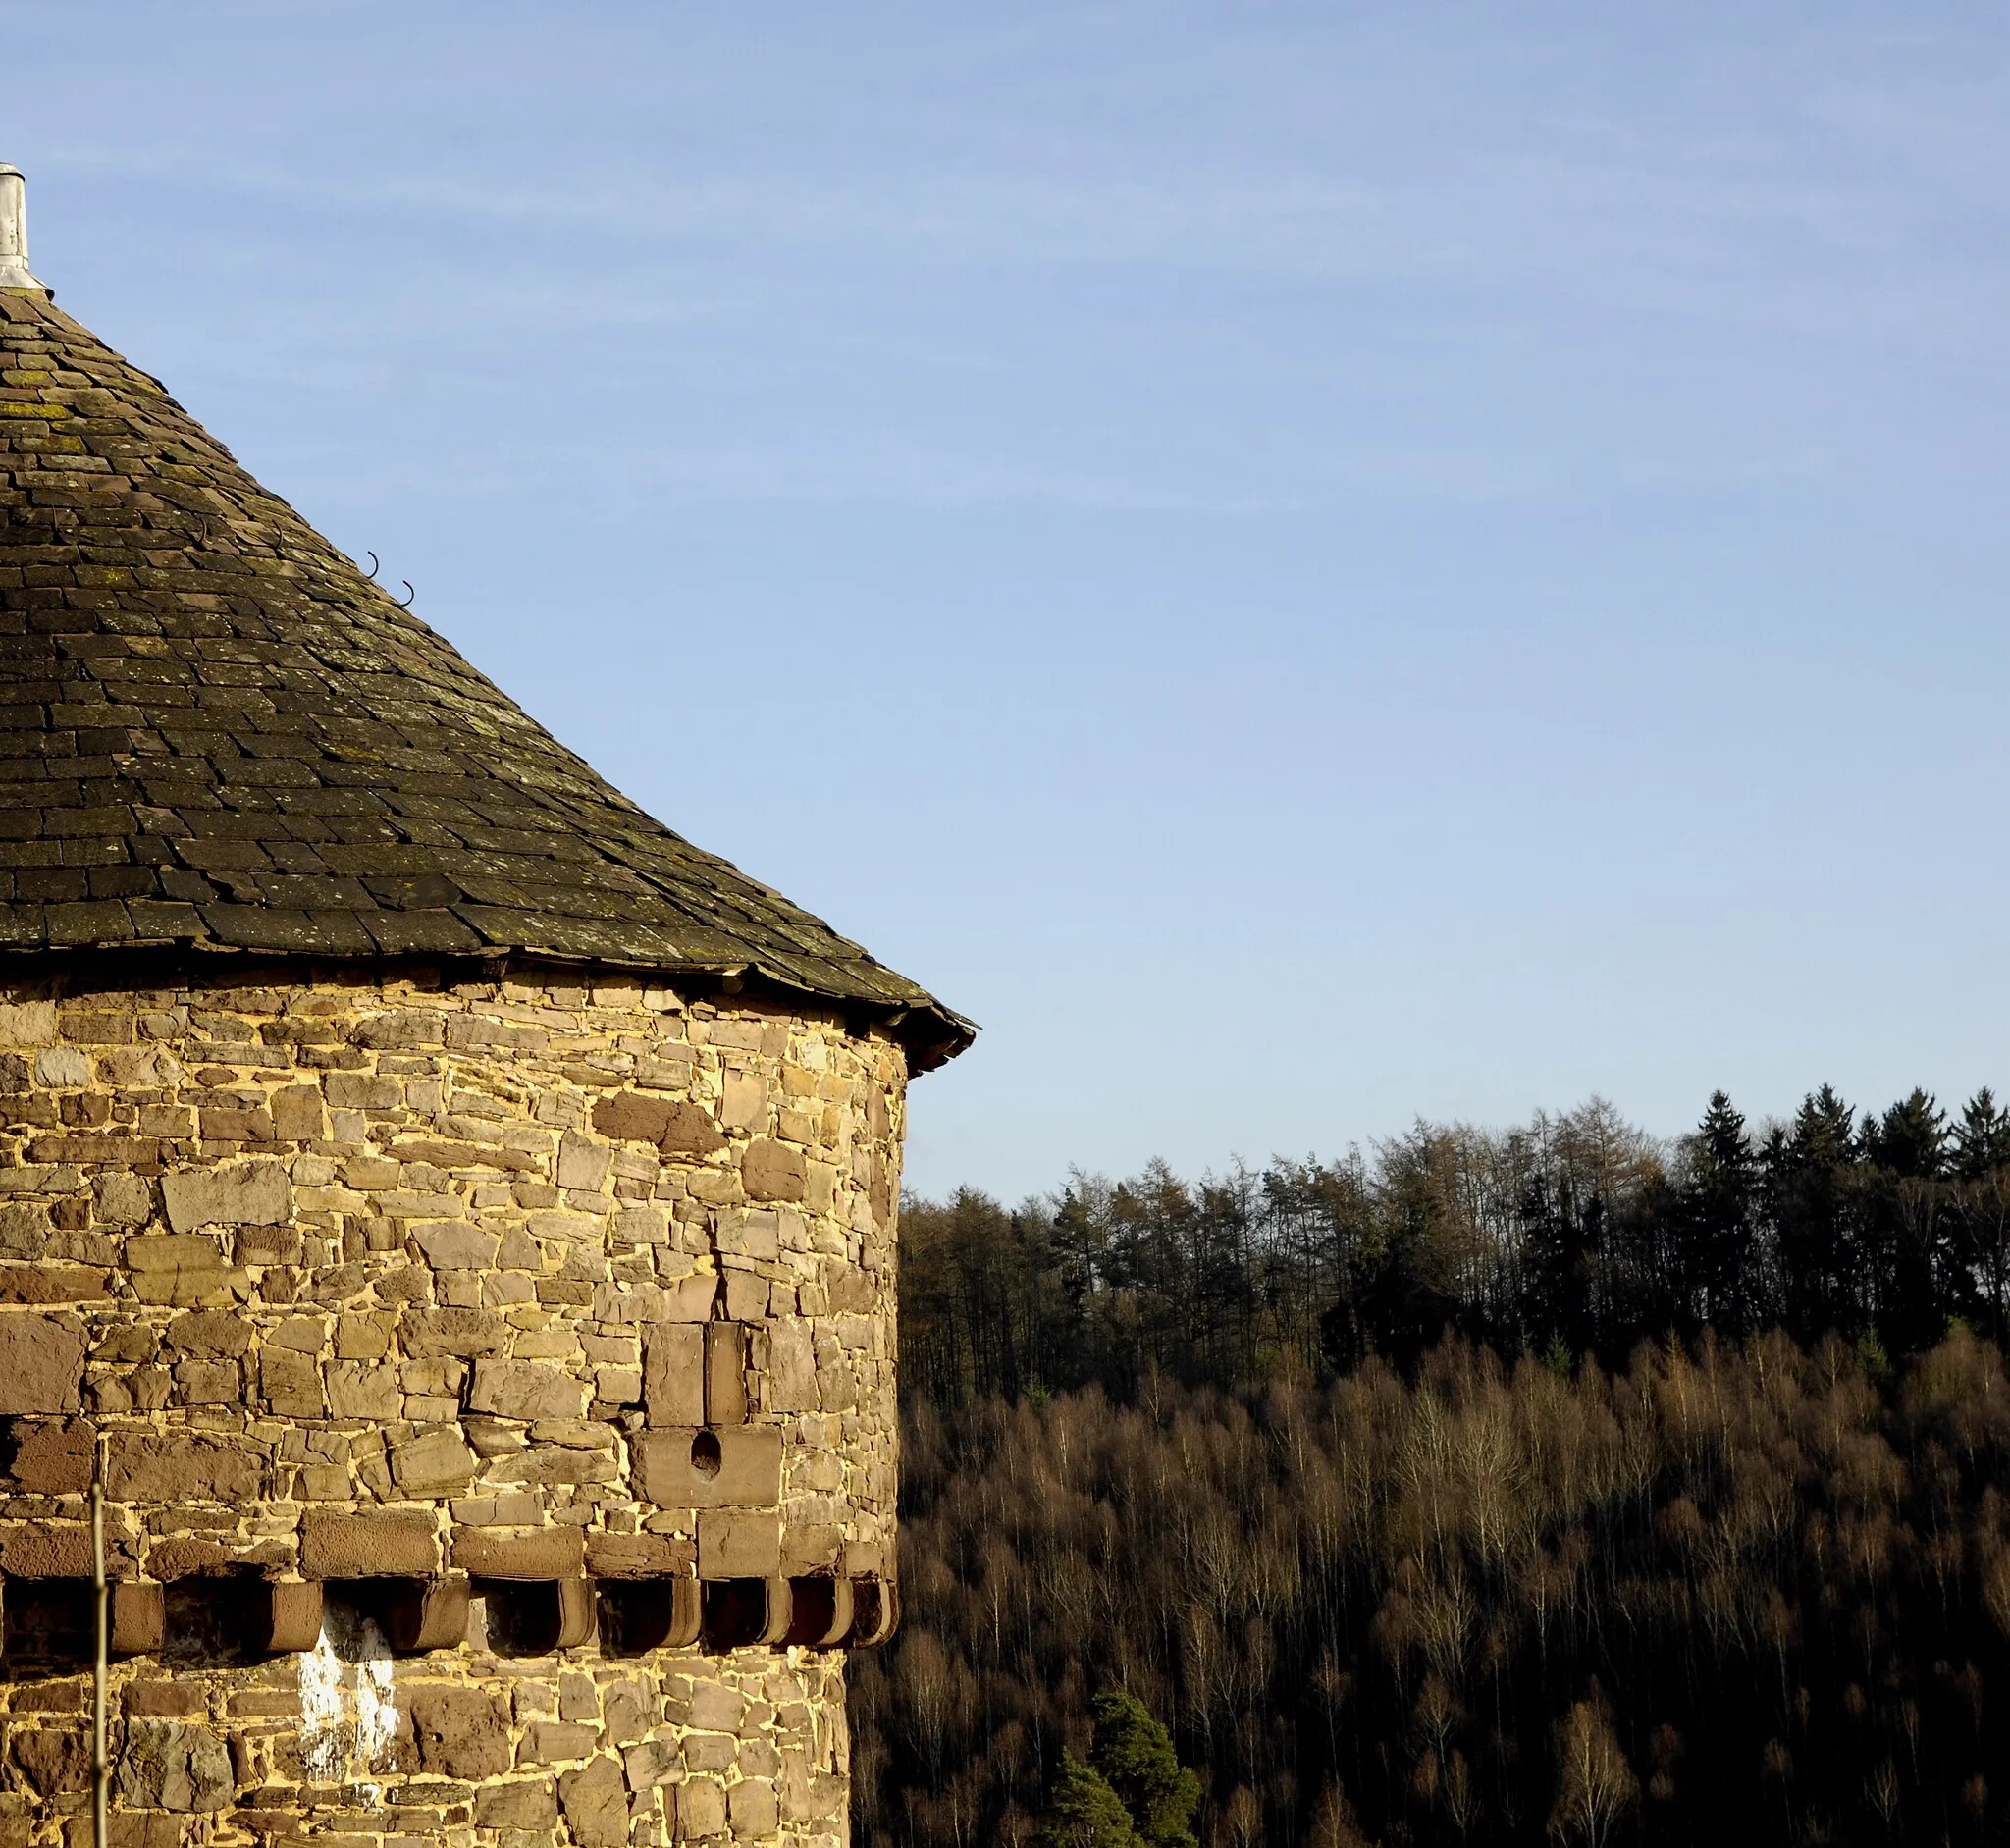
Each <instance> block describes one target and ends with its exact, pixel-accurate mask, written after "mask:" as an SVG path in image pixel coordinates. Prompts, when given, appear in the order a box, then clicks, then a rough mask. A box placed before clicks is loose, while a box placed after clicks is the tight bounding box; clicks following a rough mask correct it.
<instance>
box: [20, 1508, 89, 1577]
mask: <svg viewBox="0 0 2010 1848" xmlns="http://www.w3.org/2000/svg"><path fill="white" fill-rule="evenodd" d="M0 1573H5V1574H6V1576H7V1577H9V1578H88V1577H90V1575H91V1544H90V1529H89V1528H88V1527H84V1526H81V1525H79V1524H75V1523H72V1522H67V1521H29V1522H27V1523H26V1524H24V1525H23V1526H20V1527H17V1528H15V1529H14V1530H13V1531H12V1532H11V1533H9V1534H8V1535H7V1536H6V1538H5V1540H0Z"/></svg>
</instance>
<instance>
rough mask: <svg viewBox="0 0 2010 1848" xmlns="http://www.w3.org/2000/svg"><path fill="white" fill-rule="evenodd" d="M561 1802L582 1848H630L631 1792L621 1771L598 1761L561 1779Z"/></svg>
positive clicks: (575, 1837) (562, 1776)
mask: <svg viewBox="0 0 2010 1848" xmlns="http://www.w3.org/2000/svg"><path fill="white" fill-rule="evenodd" d="M558 1800H559V1802H560V1803H562V1804H563V1805H564V1807H565V1821H566V1822H567V1823H568V1824H569V1825H570V1826H571V1829H572V1839H573V1840H574V1841H575V1842H577V1843H578V1844H579V1848H627V1841H628V1791H627V1787H626V1784H625V1783H624V1781H623V1779H622V1776H621V1768H620V1766H618V1765H617V1764H615V1763H614V1761H613V1760H612V1759H610V1758H597V1759H595V1760H594V1761H593V1763H592V1764H590V1765H588V1766H586V1767H585V1768H584V1769H580V1770H576V1771H565V1772H563V1773H562V1774H561V1775H560V1776H559V1778H558Z"/></svg>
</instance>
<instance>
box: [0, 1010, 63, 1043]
mask: <svg viewBox="0 0 2010 1848" xmlns="http://www.w3.org/2000/svg"><path fill="white" fill-rule="evenodd" d="M55 1037H56V1004H55V1002H53V1001H14V1002H9V1003H6V1004H4V1005H0V1046H46V1045H48V1044H50V1043H51V1042H52V1041H53V1040H54V1039H55Z"/></svg>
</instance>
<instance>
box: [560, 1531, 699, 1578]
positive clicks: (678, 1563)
mask: <svg viewBox="0 0 2010 1848" xmlns="http://www.w3.org/2000/svg"><path fill="white" fill-rule="evenodd" d="M696 1558H697V1555H696V1553H695V1551H694V1549H693V1547H692V1544H691V1542H690V1541H688V1540H682V1539H677V1538H673V1537H672V1536H670V1535H668V1534H589V1535H588V1536H587V1542H586V1569H587V1570H588V1571H589V1572H591V1573H592V1574H593V1575H594V1577H595V1578H662V1577H664V1576H666V1575H668V1574H669V1573H672V1572H687V1571H689V1570H690V1569H691V1567H692V1565H693V1563H694V1562H695V1560H696Z"/></svg>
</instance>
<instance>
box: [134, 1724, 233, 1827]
mask: <svg viewBox="0 0 2010 1848" xmlns="http://www.w3.org/2000/svg"><path fill="white" fill-rule="evenodd" d="M118 1786H119V1800H120V1802H121V1803H123V1804H125V1805H126V1806H128V1807H129V1808H132V1809H135V1810H180V1811H202V1810H221V1809H224V1808H226V1807H227V1806H228V1805H229V1803H230V1801H231V1799H232V1797H233V1796H235V1795H236V1793H237V1781H236V1779H235V1777H234V1776H233V1774H232V1771H231V1755H230V1753H229V1751H228V1750H226V1749H225V1746H224V1742H223V1741H222V1740H221V1739H219V1738H218V1737H217V1736H216V1734H215V1733H213V1732H211V1731H210V1729H209V1728H208V1727H207V1726H197V1725H191V1724H189V1723H187V1722H186V1721H184V1720H176V1719H142V1718H134V1719H129V1720H128V1721H127V1722H126V1750H125V1751H124V1752H123V1753H122V1754H121V1755H120V1759H119V1775H118Z"/></svg>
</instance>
